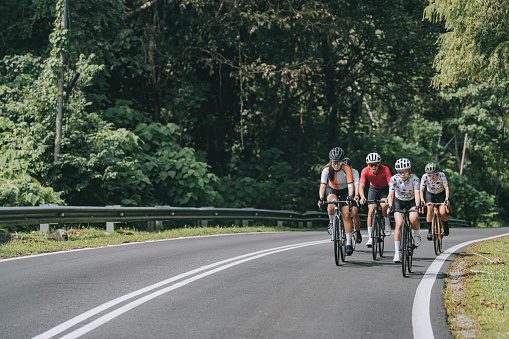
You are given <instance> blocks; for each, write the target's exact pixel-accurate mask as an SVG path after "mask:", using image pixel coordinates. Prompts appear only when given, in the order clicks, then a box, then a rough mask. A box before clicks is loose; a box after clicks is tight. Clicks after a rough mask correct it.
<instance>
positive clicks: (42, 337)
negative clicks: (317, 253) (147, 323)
mask: <svg viewBox="0 0 509 339" xmlns="http://www.w3.org/2000/svg"><path fill="white" fill-rule="evenodd" d="M328 242H330V240H320V241H312V242H306V243H300V244H293V245H287V246H281V247H275V248H271V249H266V250H263V251H258V252H253V253H249V254H245V255H241V256H238V257H234V258H230V259H226V260H223V261H219V262H217V263H214V264H210V265H206V266H202V267H200V268H198V269H195V270H192V271H189V272H186V273H183V274H180V275H177V276H175V277H173V278H170V279H167V280H163V281H161V282H159V283H157V284H154V285H151V286H147V287H145V288H142V289H140V290H137V291H134V292H132V293H129V294H126V295H124V296H122V297H119V298H117V299H114V300H111V301H109V302H107V303H105V304H102V305H100V306H98V307H95V308H93V309H91V310H89V311H87V312H85V313H83V314H80V315H78V316H76V317H74V318H72V319H70V320H68V321H66V322H64V323H62V324H60V325H58V326H56V327H53V328H52V329H50V330H48V331H46V332H44V333H42V334H39V335H38V336H35V337H34V338H33V339H46V338H52V337H54V336H56V335H57V334H60V333H62V332H64V331H66V330H68V329H69V328H71V327H73V326H75V325H77V324H79V323H81V322H83V321H85V320H87V319H89V318H91V317H93V316H94V315H97V314H99V313H101V312H103V311H106V310H108V309H110V308H112V307H114V306H115V305H118V304H120V303H122V302H124V301H127V300H129V299H132V298H134V297H136V296H139V295H141V294H143V293H146V292H149V291H151V290H154V289H156V288H160V287H162V286H164V285H168V284H170V283H172V282H175V281H177V280H180V279H182V278H185V277H187V276H190V275H193V274H196V273H199V272H202V271H206V270H209V271H207V272H204V273H201V274H198V275H196V276H194V277H191V278H188V279H186V280H183V281H181V282H179V283H176V284H174V285H171V286H168V287H166V288H163V289H160V290H158V291H155V292H153V293H151V294H148V295H146V296H144V297H141V298H139V299H136V300H134V301H131V302H130V303H128V304H126V305H124V306H122V307H120V308H118V309H116V310H114V311H111V312H109V313H107V314H105V315H103V316H101V317H100V318H98V319H96V320H94V321H92V322H91V323H89V324H87V325H84V326H83V327H81V328H79V329H77V330H75V331H73V332H71V333H69V334H67V335H65V336H63V337H62V338H78V337H80V336H82V335H84V334H86V333H88V332H90V331H92V330H94V329H95V328H97V327H99V326H101V325H103V324H105V323H106V322H108V321H110V320H112V319H114V318H116V317H118V316H119V315H121V314H123V313H125V312H127V311H129V310H131V309H133V308H135V307H136V306H139V305H141V304H143V303H145V302H147V301H149V300H152V299H154V298H156V297H158V296H160V295H162V294H164V293H167V292H170V291H173V290H175V289H177V288H179V287H182V286H185V285H187V284H189V283H191V282H193V281H196V280H198V279H201V278H204V277H206V276H209V275H211V274H214V273H217V272H220V271H223V270H225V269H227V268H230V267H233V266H236V265H239V264H242V263H245V262H248V261H251V260H255V259H258V258H262V257H264V256H267V255H271V254H275V253H279V252H283V251H288V250H292V249H296V248H300V247H305V246H312V245H318V244H323V243H328ZM221 265H223V266H221ZM217 266H219V267H217ZM214 267H217V268H215V269H213V268H214Z"/></svg>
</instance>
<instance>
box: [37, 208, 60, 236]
mask: <svg viewBox="0 0 509 339" xmlns="http://www.w3.org/2000/svg"><path fill="white" fill-rule="evenodd" d="M40 206H41V207H49V206H58V205H57V204H41V205H40ZM50 225H58V224H55V223H50V224H39V233H49V227H50Z"/></svg>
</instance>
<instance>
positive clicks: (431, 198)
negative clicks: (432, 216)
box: [425, 190, 445, 203]
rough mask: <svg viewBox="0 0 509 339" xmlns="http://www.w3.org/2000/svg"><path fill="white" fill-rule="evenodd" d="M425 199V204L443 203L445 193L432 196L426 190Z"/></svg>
mask: <svg viewBox="0 0 509 339" xmlns="http://www.w3.org/2000/svg"><path fill="white" fill-rule="evenodd" d="M425 199H426V202H434V203H439V202H444V201H445V191H442V192H440V193H437V194H433V193H431V192H428V191H427V190H426V197H425Z"/></svg>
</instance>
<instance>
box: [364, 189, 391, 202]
mask: <svg viewBox="0 0 509 339" xmlns="http://www.w3.org/2000/svg"><path fill="white" fill-rule="evenodd" d="M388 195H389V186H385V187H384V188H380V189H379V188H374V187H373V186H371V185H369V190H368V200H382V199H384V198H387V196H388ZM370 204H374V203H373V202H371V203H370Z"/></svg>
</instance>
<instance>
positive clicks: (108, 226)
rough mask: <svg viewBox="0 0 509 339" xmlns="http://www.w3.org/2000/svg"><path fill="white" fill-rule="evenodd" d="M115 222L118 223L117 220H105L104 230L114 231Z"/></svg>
mask: <svg viewBox="0 0 509 339" xmlns="http://www.w3.org/2000/svg"><path fill="white" fill-rule="evenodd" d="M120 206H121V205H107V206H106V207H120ZM115 224H119V222H114V221H107V222H106V232H115Z"/></svg>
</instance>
